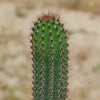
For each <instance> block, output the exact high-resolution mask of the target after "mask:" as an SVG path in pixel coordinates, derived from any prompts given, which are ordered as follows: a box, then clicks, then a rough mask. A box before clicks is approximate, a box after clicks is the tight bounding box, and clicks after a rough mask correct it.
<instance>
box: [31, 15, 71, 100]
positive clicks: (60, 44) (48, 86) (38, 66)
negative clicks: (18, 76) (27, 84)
mask: <svg viewBox="0 0 100 100" xmlns="http://www.w3.org/2000/svg"><path fill="white" fill-rule="evenodd" d="M67 35H68V32H67V31H66V30H65V29H64V26H63V24H62V23H61V22H60V20H59V18H56V16H54V15H49V14H47V15H46V14H45V15H43V16H42V17H39V18H38V20H37V21H36V22H34V24H33V27H32V33H31V36H32V40H31V44H32V46H31V49H32V55H33V58H32V61H33V65H32V66H33V82H32V83H33V88H32V90H33V93H32V95H33V100H66V99H67V92H68V89H67V86H68V82H67V80H68V59H69V58H68V36H67Z"/></svg>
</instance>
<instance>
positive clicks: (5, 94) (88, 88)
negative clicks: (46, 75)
mask: <svg viewBox="0 0 100 100" xmlns="http://www.w3.org/2000/svg"><path fill="white" fill-rule="evenodd" d="M46 7H56V8H57V9H58V10H59V12H60V13H61V15H62V17H64V18H63V20H64V22H65V23H66V26H67V27H68V29H69V31H70V36H69V38H70V41H69V45H70V47H69V52H70V61H69V65H70V68H69V72H70V73H69V78H70V79H69V100H100V0H0V100H31V99H32V96H31V94H32V93H31V92H32V90H31V88H32V67H31V64H32V62H31V56H28V55H30V52H31V51H30V49H29V45H28V46H26V44H28V42H26V41H27V40H28V35H27V34H30V32H29V28H30V23H31V20H32V16H33V15H35V14H36V13H33V11H37V9H38V10H39V9H44V8H46Z"/></svg>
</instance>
